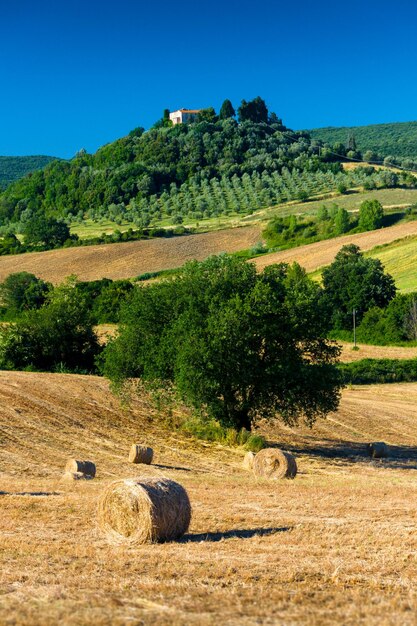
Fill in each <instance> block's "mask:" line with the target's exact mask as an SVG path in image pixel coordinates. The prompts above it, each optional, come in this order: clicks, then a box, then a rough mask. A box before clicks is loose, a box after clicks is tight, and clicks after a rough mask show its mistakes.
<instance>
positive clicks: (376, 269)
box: [323, 244, 396, 329]
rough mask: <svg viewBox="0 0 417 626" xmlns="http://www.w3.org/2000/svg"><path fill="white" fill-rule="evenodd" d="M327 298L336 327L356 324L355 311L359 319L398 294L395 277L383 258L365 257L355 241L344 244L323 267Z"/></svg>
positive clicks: (348, 327)
mask: <svg viewBox="0 0 417 626" xmlns="http://www.w3.org/2000/svg"><path fill="white" fill-rule="evenodd" d="M323 287H324V295H323V298H324V301H325V303H326V307H327V308H328V310H329V311H331V318H332V324H333V326H334V327H335V328H346V329H350V328H351V327H352V311H353V309H355V310H356V319H357V321H358V322H360V320H361V319H362V317H363V315H364V314H365V313H366V311H368V310H369V309H370V308H372V307H375V306H377V307H385V306H386V305H387V304H388V303H389V302H390V300H392V298H394V296H395V292H396V288H395V283H394V279H393V278H392V276H391V275H390V274H386V273H385V272H384V268H383V265H382V263H381V261H379V259H370V258H365V257H364V256H363V254H362V252H361V251H360V248H359V247H358V246H356V245H354V244H349V245H347V246H343V248H341V249H340V251H339V252H338V253H337V255H336V258H335V260H334V261H333V263H332V264H331V265H329V267H327V268H325V269H324V270H323Z"/></svg>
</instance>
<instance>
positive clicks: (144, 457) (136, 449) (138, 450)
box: [129, 443, 153, 465]
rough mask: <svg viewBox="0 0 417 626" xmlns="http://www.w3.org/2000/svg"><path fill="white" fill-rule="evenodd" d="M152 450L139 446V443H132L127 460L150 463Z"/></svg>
mask: <svg viewBox="0 0 417 626" xmlns="http://www.w3.org/2000/svg"><path fill="white" fill-rule="evenodd" d="M152 459H153V450H152V448H147V447H146V446H141V445H140V444H139V443H134V444H133V445H132V447H131V448H130V452H129V461H130V463H145V464H146V465H149V464H150V463H152Z"/></svg>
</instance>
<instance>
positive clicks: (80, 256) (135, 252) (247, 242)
mask: <svg viewBox="0 0 417 626" xmlns="http://www.w3.org/2000/svg"><path fill="white" fill-rule="evenodd" d="M260 239H261V232H260V228H259V227H258V226H248V227H244V228H231V229H229V230H220V231H216V232H211V233H203V234H198V235H189V236H183V237H173V238H172V239H162V238H159V239H151V240H147V241H132V242H128V243H119V244H116V243H115V244H110V245H101V246H86V247H77V248H64V249H60V250H48V251H47V252H30V253H27V254H19V255H14V256H7V257H6V256H3V257H0V282H1V281H3V280H4V279H5V278H6V277H7V276H8V275H9V274H11V273H13V272H23V271H25V272H32V273H33V274H35V275H36V276H39V277H40V278H43V279H44V280H48V281H50V282H52V283H55V284H56V283H59V282H62V280H63V279H64V278H65V277H66V276H69V275H70V274H76V275H77V276H78V278H79V280H96V279H99V278H104V277H105V278H111V279H113V280H116V279H120V278H133V277H135V276H138V275H140V274H144V273H145V272H157V271H160V270H164V269H171V268H176V267H180V266H181V265H183V264H184V263H185V262H186V261H189V260H191V259H197V260H198V261H202V260H203V259H206V258H207V257H209V256H210V255H212V254H220V253H221V252H237V251H238V250H247V249H248V248H251V247H252V246H253V245H255V244H256V243H257V242H258V241H259V240H260Z"/></svg>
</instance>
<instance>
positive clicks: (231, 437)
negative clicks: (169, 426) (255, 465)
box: [180, 417, 265, 452]
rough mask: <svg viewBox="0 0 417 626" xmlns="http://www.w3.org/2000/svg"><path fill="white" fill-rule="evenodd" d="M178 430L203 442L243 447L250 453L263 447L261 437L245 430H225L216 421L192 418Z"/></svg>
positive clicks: (263, 443)
mask: <svg viewBox="0 0 417 626" xmlns="http://www.w3.org/2000/svg"><path fill="white" fill-rule="evenodd" d="M180 429H181V430H183V431H184V432H186V433H188V434H190V435H193V436H194V437H197V438H198V439H203V440H204V441H211V442H217V443H221V444H223V445H226V446H231V447H237V446H244V448H245V450H251V451H252V452H258V451H259V450H261V449H262V448H263V447H264V446H265V439H264V438H263V437H262V436H261V435H254V434H252V433H250V432H249V431H248V430H246V429H245V428H242V429H241V430H236V429H234V428H225V427H224V426H222V425H221V424H220V423H219V422H217V421H216V420H200V419H198V418H196V417H193V418H190V419H188V420H187V421H186V422H184V423H183V424H182V425H181V426H180Z"/></svg>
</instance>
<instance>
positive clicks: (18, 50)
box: [0, 0, 417, 158]
mask: <svg viewBox="0 0 417 626" xmlns="http://www.w3.org/2000/svg"><path fill="white" fill-rule="evenodd" d="M0 20H1V23H2V35H1V38H0V85H1V92H0V155H25V154H48V155H53V156H60V157H64V158H69V157H72V156H73V155H74V153H75V152H76V151H77V150H79V149H80V148H86V149H87V150H88V151H89V152H94V151H95V150H96V149H97V148H98V147H99V146H101V145H103V144H105V143H108V142H110V141H113V140H114V139H116V138H118V137H121V136H123V135H126V134H127V133H128V132H129V130H131V129H132V128H135V127H136V126H144V127H145V128H148V127H149V126H151V125H152V124H153V123H154V122H155V121H156V119H158V118H159V117H160V116H161V114H162V110H163V109H164V108H169V109H171V110H174V109H176V108H179V107H191V108H193V107H206V106H214V107H215V108H217V109H218V108H219V107H220V105H221V103H222V101H223V100H224V99H225V98H230V99H231V100H232V102H233V104H234V105H235V107H236V108H237V106H238V105H239V103H240V101H241V100H242V98H245V99H246V100H248V99H250V98H253V97H255V96H257V95H260V96H262V97H263V98H264V99H265V100H266V102H267V104H268V106H269V108H270V110H273V111H275V112H276V113H277V114H278V115H279V116H280V117H282V118H283V120H284V123H285V124H286V125H287V126H289V127H291V128H295V129H300V128H312V127H317V126H330V125H334V126H342V125H359V124H371V123H383V122H390V121H408V120H415V119H417V108H416V102H417V97H416V96H417V81H416V80H415V76H416V69H417V47H416V46H415V32H416V23H417V3H416V2H415V0H413V1H411V0H399V2H397V3H395V4H394V3H392V2H390V3H388V2H386V0H380V1H379V2H376V1H374V0H366V1H364V0H362V1H361V2H359V1H358V0H350V2H337V0H332V1H322V2H321V1H320V0H318V1H317V2H311V1H310V2H308V1H307V0H299V1H297V0H293V1H292V2H290V1H289V0H287V1H286V2H281V1H280V0H275V1H273V0H259V1H258V2H255V1H251V2H249V1H248V0H240V1H239V2H237V1H235V0H223V1H219V0H212V1H211V2H207V1H205V2H203V3H201V2H198V1H194V2H188V1H185V2H175V0H170V2H167V1H165V0H159V1H158V0H156V1H155V2H151V1H150V0H149V1H148V2H142V1H141V0H137V1H134V0H117V1H113V2H109V1H108V0H100V1H98V0H83V1H80V0H58V1H57V0H54V1H51V0H37V2H34V1H33V0H31V1H30V2H29V1H28V0H14V1H13V2H10V0H0Z"/></svg>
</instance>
